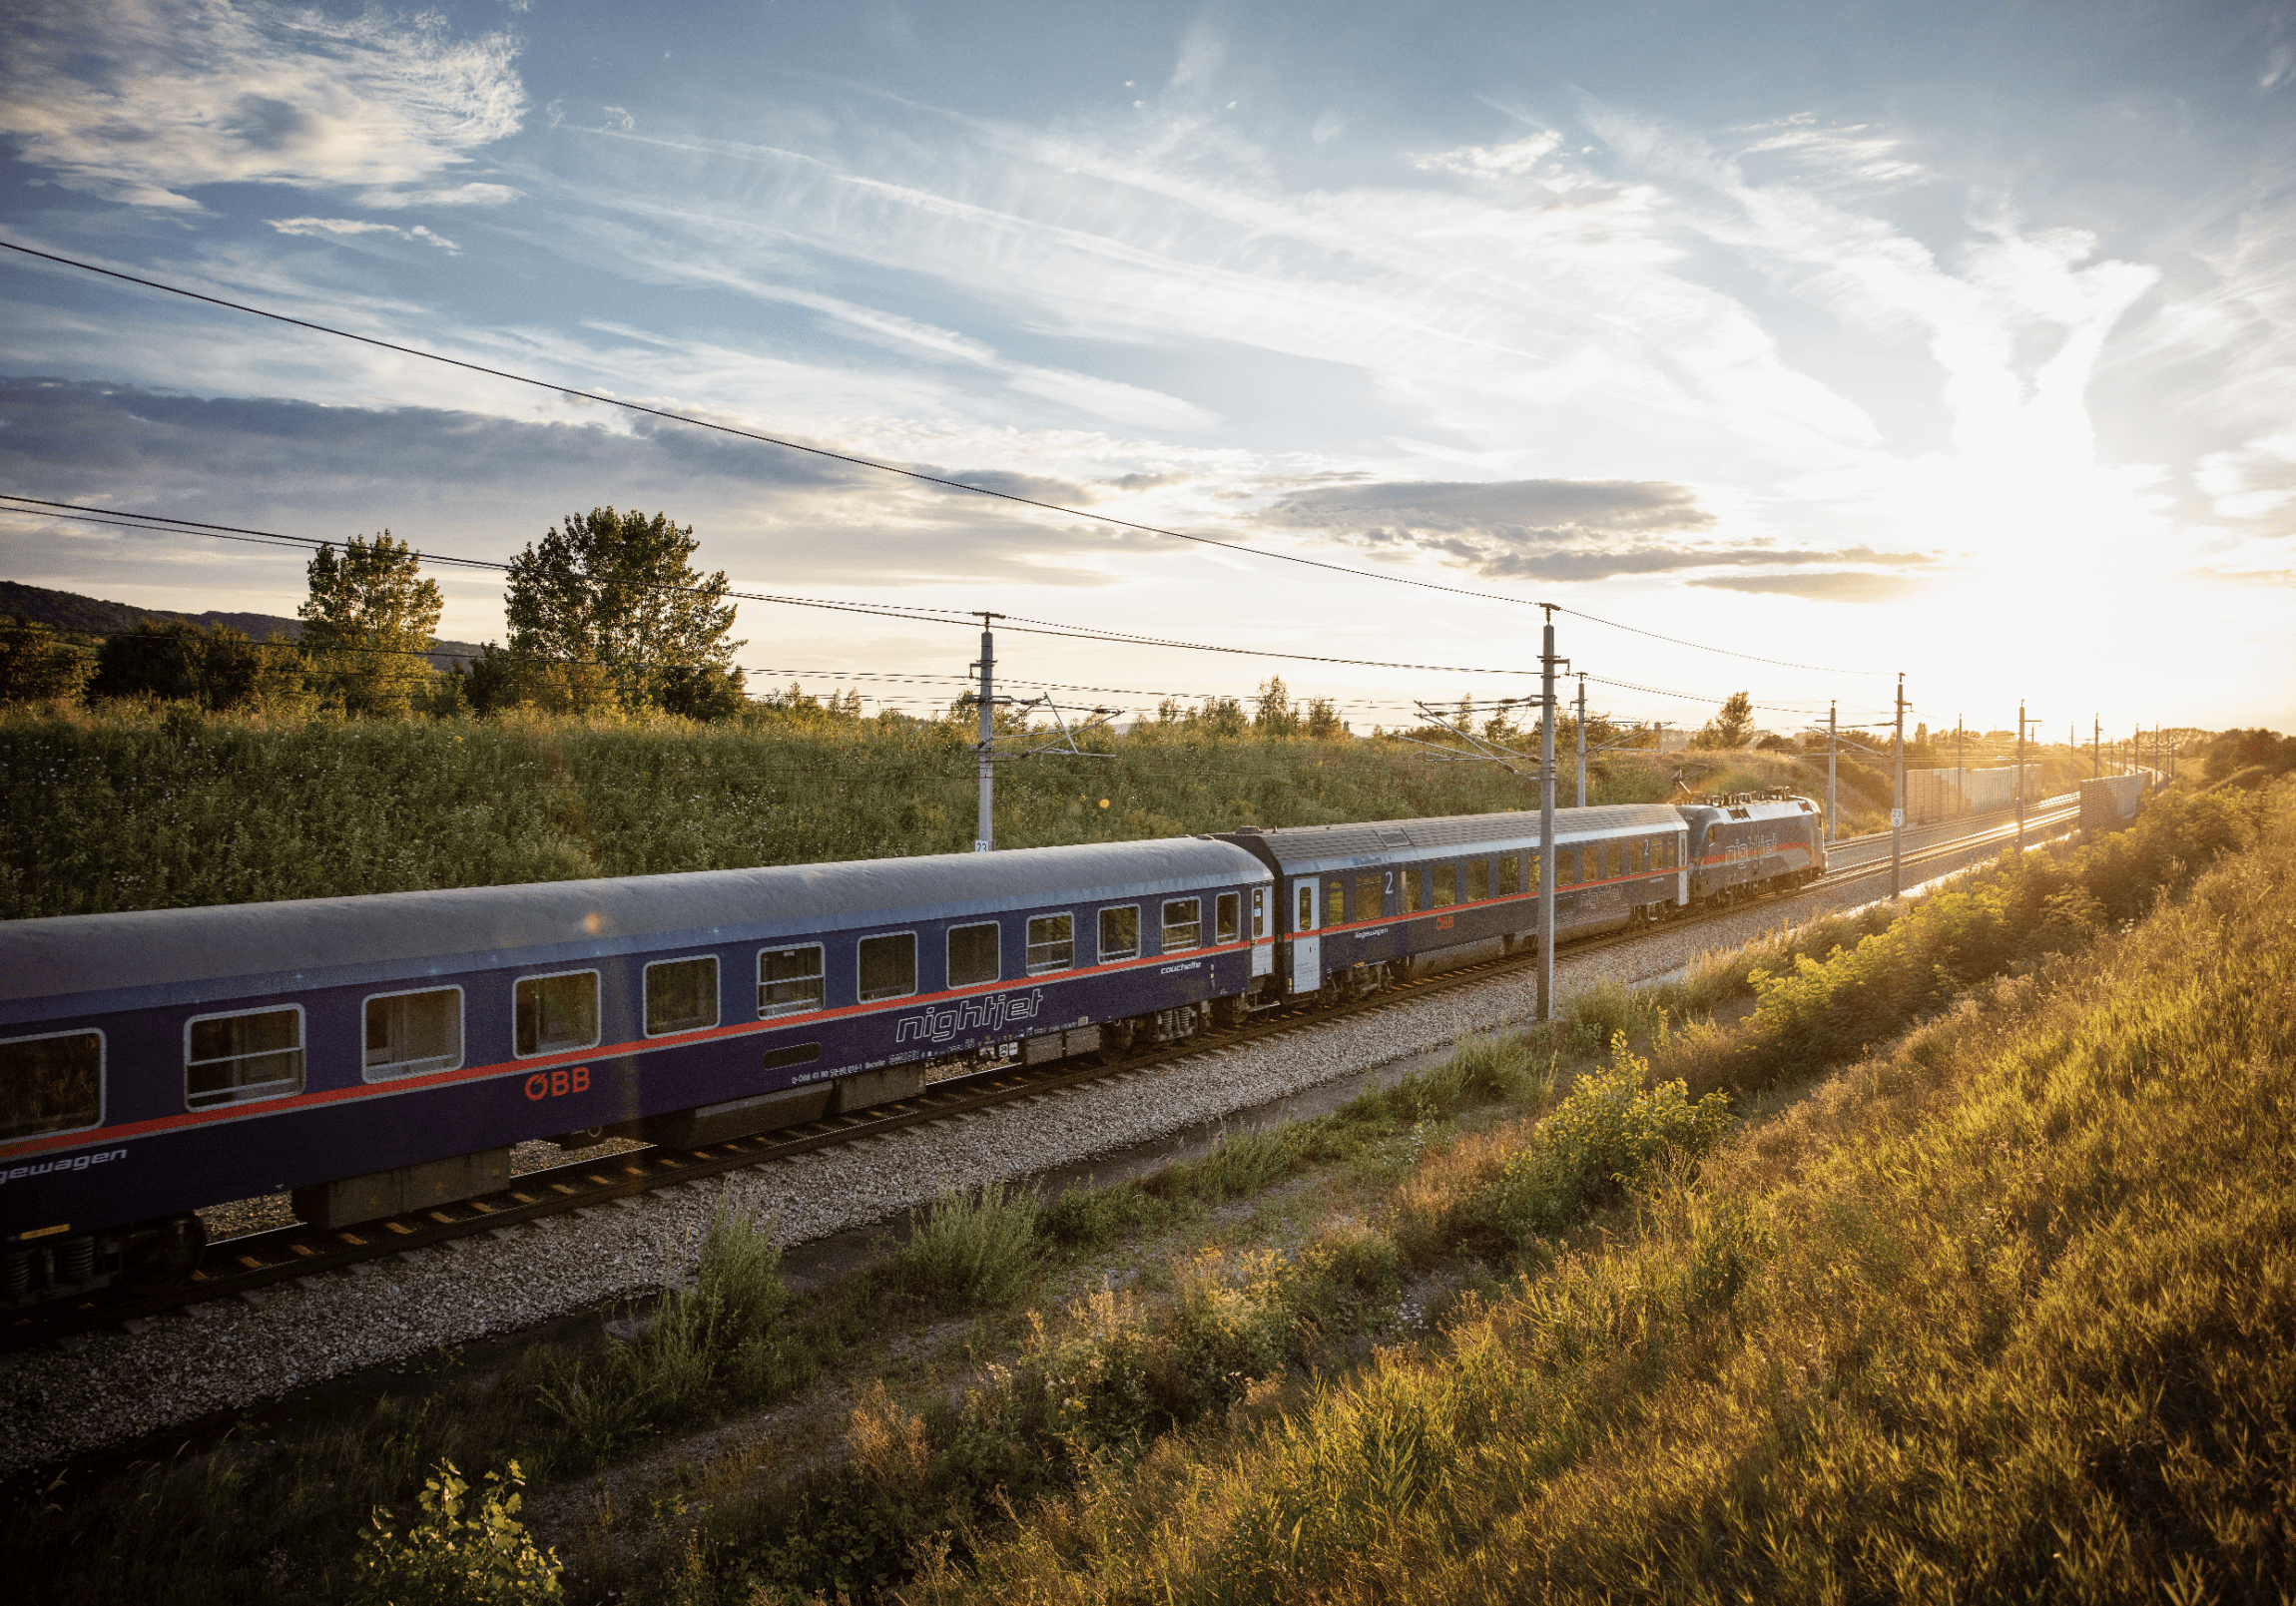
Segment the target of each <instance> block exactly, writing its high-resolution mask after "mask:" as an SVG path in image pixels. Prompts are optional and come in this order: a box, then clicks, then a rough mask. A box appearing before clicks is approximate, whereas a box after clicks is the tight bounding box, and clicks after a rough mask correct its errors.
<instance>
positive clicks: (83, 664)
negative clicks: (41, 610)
mask: <svg viewBox="0 0 2296 1606" xmlns="http://www.w3.org/2000/svg"><path fill="white" fill-rule="evenodd" d="M95 670H96V659H95V655H94V654H93V653H90V652H89V651H88V650H87V649H86V648H84V647H81V646H79V645H77V644H75V643H73V642H68V641H65V640H63V639H62V638H61V637H59V636H58V635H57V634H56V633H55V632H54V631H53V630H51V629H49V628H48V627H47V626H46V625H40V624H32V623H29V622H27V621H24V620H19V619H9V620H6V621H5V622H0V703H43V702H48V701H50V700H52V699H55V698H69V699H76V698H78V697H79V695H80V690H81V688H82V687H84V686H86V685H87V684H88V677H89V676H90V675H92V674H94V673H95Z"/></svg>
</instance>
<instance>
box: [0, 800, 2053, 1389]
mask: <svg viewBox="0 0 2296 1606" xmlns="http://www.w3.org/2000/svg"><path fill="white" fill-rule="evenodd" d="M2077 813H2078V810H2077V809H2071V810H2066V811H2065V812H2064V813H2063V814H2052V815H2046V816H2041V817H2039V818H2029V819H2028V820H2027V821H2026V828H2027V829H2028V830H2038V831H2045V830H2047V829H2049V828H2051V827H2053V826H2055V825H2058V824H2061V823H2063V822H2064V821H2065V820H2067V819H2071V818H2074V817H2076V816H2077ZM2014 833H2015V827H2014V826H2013V825H2010V826H2008V827H1992V828H1989V829H1987V830H1985V831H1981V832H1977V833H1974V834H1973V835H1970V836H1967V837H1960V838H1956V839H1955V840H1953V841H1951V842H1948V843H1943V844H1938V845H1934V846H1931V847H1927V848H1924V849H1922V850H1921V851H1920V852H1918V853H1914V854H1909V855H1908V859H1907V862H1908V863H1911V864H1920V863H1925V862H1928V861H1931V860H1935V859H1941V858H1946V857H1951V856H1954V855H1955V854H1957V853H1966V852H1967V851H1969V850H1970V849H1971V848H1972V847H1982V846H1984V845H1986V844H1987V843H1988V842H1989V841H1991V840H1994V839H1996V838H1999V837H2003V836H2008V835H2013V834H2014ZM1837 845H1839V844H1837ZM1888 868H1889V866H1888V864H1887V862H1880V863H1876V864H1872V865H1861V866H1857V867H1854V868H1850V869H1846V870H1841V871H1836V872H1833V873H1830V874H1828V875H1825V876H1823V877H1821V878H1819V879H1818V880H1816V881H1812V882H1806V883H1804V884H1803V885H1801V886H1799V887H1787V888H1782V889H1780V890H1779V892H1777V893H1773V894H1769V895H1772V896H1776V895H1785V896H1791V895H1794V894H1796V893H1801V892H1810V891H1816V890H1820V889H1823V888H1827V887H1833V886H1840V885H1843V884H1846V883H1848V882H1850V881H1854V880H1857V879H1860V878H1862V877H1865V876H1870V875H1879V874H1882V873H1885V872H1886V871H1887V870H1888ZM1750 906H1752V903H1751V900H1735V901H1730V902H1725V903H1715V904H1709V905H1707V906H1706V907H1704V908H1703V909H1701V910H1700V911H1699V912H1698V913H1696V914H1694V915H1692V916H1691V917H1690V918H1689V919H1687V920H1684V919H1673V920H1668V921H1664V922H1662V923H1657V924H1645V923H1635V924H1631V925H1629V926H1627V927H1626V928H1625V929H1624V930H1621V931H1614V932H1605V933H1602V934H1600V935H1597V936H1590V937H1584V938H1580V939H1578V940H1576V941H1572V942H1568V943H1563V944H1560V945H1558V947H1557V949H1556V952H1557V955H1558V956H1560V955H1563V954H1568V955H1570V956H1572V957H1579V956H1583V955H1585V954H1589V953H1596V952H1600V951H1602V950H1604V949H1607V948H1613V947H1622V946H1625V945H1628V944H1630V943H1634V942H1639V941H1642V940H1644V939H1645V938H1648V937H1652V936H1656V935H1658V934H1660V933H1662V932H1669V931H1680V930H1683V929H1685V928H1686V927H1687V926H1691V925H1696V924H1702V923H1704V922H1706V921H1708V920H1715V919H1721V918H1723V917H1725V916H1728V915H1734V914H1738V913H1741V912H1743V911H1744V910H1745V909H1747V908H1748V907H1750ZM1536 957H1537V954H1536V947H1535V944H1527V945H1525V946H1524V947H1522V948H1519V949H1517V950H1515V951H1514V952H1512V953H1504V954H1497V955H1493V956H1491V957H1489V958H1487V959H1482V960H1478V961H1475V962H1473V963H1470V964H1463V965H1456V966H1453V967H1450V968H1448V969H1445V970H1442V971H1438V972H1436V973H1435V974H1433V975H1428V976H1419V977H1414V978H1412V979H1411V980H1409V981H1403V982H1398V983H1395V984H1393V985H1390V986H1386V987H1383V988H1381V989H1379V990H1378V991H1376V992H1372V993H1368V994H1366V995H1364V996H1362V997H1359V998H1352V999H1343V1000H1341V1001H1338V1002H1335V1003H1327V1004H1307V1005H1294V1006H1291V1007H1286V1008H1279V1009H1276V1010H1272V1011H1269V1012H1268V1017H1267V1018H1263V1019H1259V1020H1252V1021H1247V1022H1245V1023H1244V1024H1243V1025H1240V1026H1232V1027H1215V1028H1212V1029H1210V1030H1207V1031H1203V1032H1198V1033H1197V1034H1195V1035H1194V1036H1191V1037H1188V1038H1185V1039H1182V1040H1181V1041H1179V1042H1176V1043H1169V1044H1164V1045H1160V1046H1158V1047H1156V1048H1153V1049H1149V1050H1146V1051H1144V1052H1142V1053H1139V1054H1136V1055H1132V1056H1129V1057H1126V1058H1124V1059H1121V1060H1117V1061H1114V1062H1111V1063H1107V1064H1100V1063H1088V1064H1078V1063H1077V1059H1078V1058H1080V1057H1086V1056H1078V1057H1071V1058H1069V1059H1065V1060H1057V1061H1053V1062H1051V1063H1050V1064H1047V1065H1044V1066H1038V1067H1020V1066H1012V1065H1001V1066H992V1067H989V1068H987V1069H984V1070H980V1071H974V1072H969V1073H966V1074H964V1075H961V1076H954V1077H949V1078H947V1079H945V1080H943V1081H939V1082H935V1083H931V1084H929V1085H928V1086H927V1087H926V1088H925V1090H924V1092H923V1093H921V1094H919V1095H918V1096H916V1097H915V1098H911V1099H903V1100H899V1101H896V1102H894V1103H892V1104H886V1105H879V1106H877V1107H875V1108H873V1109H869V1110H863V1111H857V1112H855V1113H853V1114H851V1115H841V1116H832V1117H827V1118H825V1119H823V1120H820V1121H814V1122H809V1123H807V1124H805V1125H802V1126H797V1127H786V1128H780V1129H777V1130H775V1131H772V1132H764V1133H759V1134H756V1135H755V1136H752V1137H747V1138H737V1139H733V1140H731V1141H729V1142H726V1143H716V1144H709V1145H706V1146H704V1147H702V1148H700V1149H691V1150H688V1149H668V1148H664V1147H661V1146H653V1147H648V1148H644V1149H632V1150H627V1151H625V1152H623V1153H620V1154H613V1155H606V1156H603V1157H598V1158H593V1159H589V1160H578V1161H569V1162H566V1163H564V1164H561V1165H555V1166H546V1167H543V1168H541V1169H539V1170H535V1171H528V1172H522V1173H520V1174H519V1175H517V1176H515V1177H513V1178H511V1180H510V1183H509V1185H508V1186H507V1187H504V1188H501V1189H497V1190H496V1191H494V1192H493V1193H489V1194H483V1195H480V1196H478V1197H476V1198H472V1199H465V1200H458V1201H455V1202H453V1203H451V1204H444V1205H438V1206H435V1207H433V1208H431V1209H427V1210H419V1211H411V1212H408V1213H406V1214H404V1215H400V1216H393V1217H387V1218H384V1219H383V1220H380V1221H373V1222H362V1223H360V1224H359V1225H357V1226H355V1227H348V1228H318V1227H310V1226H307V1225H303V1224H300V1223H298V1224H295V1225H293V1226H287V1227H278V1228H271V1229H265V1230H259V1231H257V1232H253V1233H245V1234H241V1235H239V1236H238V1237H234V1238H227V1239H219V1240H217V1241H216V1242H214V1243H212V1244H210V1245H209V1246H208V1250H207V1255H206V1264H205V1265H203V1266H202V1267H201V1268H200V1269H199V1270H198V1271H197V1272H195V1273H194V1274H193V1275H192V1277H191V1278H190V1279H189V1280H188V1281H187V1282H185V1283H183V1284H181V1285H179V1286H177V1287H175V1288H170V1289H165V1290H159V1291H153V1292H137V1291H133V1290H130V1291H127V1292H116V1291H117V1290H118V1285H114V1286H113V1287H111V1288H106V1289H102V1290H99V1291H97V1292H95V1293H93V1294H90V1295H87V1296H83V1297H81V1298H77V1299H66V1300H58V1301H55V1302H53V1303H52V1304H49V1305H44V1306H30V1307H24V1308H21V1309H19V1310H16V1311H13V1312H10V1313H8V1315H7V1317H6V1319H5V1320H4V1322H0V1352H5V1351H9V1350H17V1349H23V1348H26V1347H29V1346H31V1345H33V1344H36V1343H41V1342H50V1341H57V1340H69V1339H71V1338H74V1337H76V1336H79V1335H84V1334H87V1333H90V1332H94V1331H97V1330H100V1329H104V1328H112V1327H125V1328H127V1329H128V1330H129V1331H131V1332H134V1331H137V1330H138V1329H139V1328H140V1327H141V1325H142V1324H144V1323H146V1322H149V1321H151V1320H152V1319H154V1318H156V1317H159V1316H162V1315H165V1314H166V1313H168V1312H170V1311H176V1310H182V1309H185V1308H186V1307H191V1306H198V1305H206V1304H210V1303H215V1302H221V1301H225V1300H231V1299H245V1300H246V1301H247V1302H248V1303H250V1304H256V1305H260V1304H261V1303H262V1296H263V1294H264V1292H265V1291H266V1290H268V1289H273V1288H276V1287H277V1286H279V1285H280V1284H283V1283H290V1282H295V1281H298V1280H300V1279H303V1278H308V1277H316V1276H319V1275H321V1274H324V1273H328V1272H334V1271H342V1270H347V1269H348V1268H350V1267H354V1266H358V1265H361V1264H364V1263H367V1262H372V1261H377V1260H382V1259H386V1258H388V1257H390V1256H394V1255H404V1254H407V1253H409V1252H411V1251H415V1250H423V1249H430V1248H433V1247H436V1246H439V1245H443V1244H449V1243H452V1242H454V1241H456V1240H458V1239H463V1238H470V1237H474V1236H476V1235H478V1234H480V1233H494V1234H499V1233H505V1232H508V1231H510V1230H511V1229H513V1228H516V1227H518V1226H521V1225H523V1224H525V1223H528V1222H536V1221H542V1220H545V1219H548V1218H550V1217H554V1216H561V1215H568V1214H578V1213H581V1212H584V1211H591V1210H597V1209H601V1208H603V1207H604V1206H606V1205H609V1204H611V1203H613V1202H614V1201H616V1200H622V1199H632V1198H635V1197H636V1196H638V1195H640V1194H646V1193H651V1192H654V1191H656V1190H660V1189H668V1188H675V1187H680V1186H683V1185H686V1184H690V1183H695V1182H700V1181H702V1180H704V1179H706V1178H710V1177H716V1176H721V1175H723V1174H725V1173H727V1172H731V1171H740V1170H748V1169H750V1168H753V1167H758V1166H764V1165H769V1164H772V1163H773V1162H775V1161H777V1160H785V1159H790V1158H794V1157H795V1156H798V1155H801V1154H808V1153H811V1152H813V1151H815V1150H818V1149H828V1148H837V1147H842V1146H844V1145H846V1144H850V1143H855V1142H858V1141H860V1140H861V1139H863V1138H869V1137H875V1136H878V1135H880V1134H883V1133H888V1132H897V1131H899V1130H901V1129H902V1128H904V1127H911V1126H922V1125H928V1124H931V1123H933V1122H938V1121H946V1120H950V1119H952V1118H954V1117H957V1116H962V1115H970V1114H974V1113H976V1112H979V1111H983V1110H990V1109H995V1108H997V1107H999V1106H1001V1105H1005V1104H1012V1103H1016V1102H1019V1101H1022V1100H1028V1099H1036V1098H1044V1097H1049V1096H1051V1095H1053V1094H1056V1093H1063V1092H1066V1091H1068V1090H1069V1089H1072V1088H1078V1087H1085V1086H1089V1085H1091V1084H1093V1083H1097V1082H1121V1081H1129V1080H1131V1079H1133V1078H1135V1077H1137V1076H1139V1075H1140V1074H1142V1073H1143V1072H1146V1071H1149V1070H1153V1069H1155V1068H1156V1067H1158V1066H1160V1065H1165V1064H1169V1063H1171V1062H1173V1061H1175V1060H1180V1059H1185V1058H1188V1057H1191V1056H1194V1055H1200V1054H1207V1053H1212V1052H1217V1051H1220V1050H1224V1049H1229V1048H1235V1047H1240V1046H1242V1045H1245V1044H1249V1043H1258V1042H1264V1041H1267V1040H1270V1039H1273V1038H1278V1037H1283V1036H1287V1035H1291V1034H1295V1033H1306V1032H1311V1031H1314V1030H1317V1029H1319V1028H1321V1027H1323V1026H1326V1025H1329V1024H1331V1023H1333V1022H1336V1021H1340V1020H1345V1019H1349V1018H1352V1017H1354V1016H1357V1015H1363V1014H1369V1013H1372V1012H1375V1011H1378V1010H1383V1009H1392V1008H1398V1007H1401V1006H1403V1005H1406V1004H1411V1003H1415V1002H1417V1001H1419V1000H1421V999H1424V998H1431V997H1434V996H1436V995H1438V994H1440V993H1444V992H1448V991H1451V990H1452V989H1454V988H1458V987H1464V986H1469V985H1472V984H1474V983H1477V982H1482V981H1488V980H1491V979H1493V978H1494V977H1496V976H1498V975H1502V974H1505V973H1507V972H1509V971H1513V970H1517V969H1522V968H1526V967H1528V966H1529V965H1531V964H1532V963H1534V962H1535V960H1536Z"/></svg>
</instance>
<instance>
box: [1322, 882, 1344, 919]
mask: <svg viewBox="0 0 2296 1606" xmlns="http://www.w3.org/2000/svg"><path fill="white" fill-rule="evenodd" d="M1347 923H1348V883H1347V882H1345V881H1343V880H1341V879H1340V878H1339V877H1338V876H1336V875H1335V876H1334V877H1332V882H1331V884H1330V885H1329V886H1327V887H1325V888H1324V928H1325V929H1326V930H1330V929H1331V928H1332V927H1333V926H1336V925H1346V924H1347Z"/></svg>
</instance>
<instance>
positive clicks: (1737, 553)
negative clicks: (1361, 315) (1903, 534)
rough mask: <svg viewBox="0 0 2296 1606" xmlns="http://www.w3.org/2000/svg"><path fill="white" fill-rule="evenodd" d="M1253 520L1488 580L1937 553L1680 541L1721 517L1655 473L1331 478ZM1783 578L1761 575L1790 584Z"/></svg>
mask: <svg viewBox="0 0 2296 1606" xmlns="http://www.w3.org/2000/svg"><path fill="white" fill-rule="evenodd" d="M1256 522H1258V523H1260V524H1263V525H1268V526H1272V527H1275V528H1279V529H1288V530H1316V531H1319V532H1322V533H1325V534H1328V535H1331V536H1336V537H1338V538H1339V539H1340V540H1343V541H1346V542H1349V543H1350V544H1352V545H1356V546H1361V547H1365V548H1368V549H1371V550H1374V551H1382V552H1388V553H1396V552H1402V551H1419V552H1425V553H1428V554H1431V555H1434V556H1435V557H1438V558H1447V559H1449V560H1451V561H1453V562H1455V563H1458V564H1460V565H1462V566H1464V567H1466V568H1469V569H1472V570H1473V571H1474V572H1475V573H1477V574H1480V575H1484V576H1486V577H1488V578H1491V579H1524V580H1546V581H1557V582H1559V581H1588V580H1601V579H1606V578H1609V577H1611V576H1614V575H1663V574H1678V573H1684V572H1687V571H1692V570H1697V569H1714V568H1726V569H1748V568H1791V567H1796V566H1799V565H1803V564H1812V563H1863V564H1873V565H1877V566H1889V567H1895V568H1918V567H1924V566H1927V565H1931V564H1934V563H1936V562H1938V561H1939V560H1938V558H1937V556H1936V555H1935V554H1932V553H1924V552H1878V551H1876V550H1874V549H1873V548H1871V547H1863V546H1861V547H1851V548H1844V549H1839V550H1811V549H1808V548H1802V547H1791V546H1786V545H1782V544H1777V543H1748V542H1743V541H1742V542H1738V543H1734V544H1731V545H1718V544H1709V543H1700V542H1695V541H1690V542H1685V541H1683V540H1681V539H1680V537H1682V536H1685V535H1697V534H1700V533H1703V532H1705V531H1709V530H1712V529H1713V528H1714V527H1715V525H1716V523H1717V520H1716V518H1715V516H1714V515H1713V514H1712V513H1711V512H1709V511H1708V510H1707V509H1706V508H1705V507H1704V506H1702V505H1701V504H1700V503H1699V501H1698V498H1697V496H1696V494H1695V493H1694V492H1692V491H1691V490H1690V489H1689V488H1688V487H1687V486H1682V485H1672V484H1668V483H1665V482H1663V481H1634V480H1501V481H1488V482H1463V483H1462V482H1443V481H1433V480H1390V481H1377V482H1365V483H1343V484H1328V485H1321V486H1316V487H1313V488H1310V489H1305V490H1297V491H1293V492H1291V493H1289V494H1287V495H1286V496H1284V498H1283V499H1282V500H1280V501H1278V502H1276V503H1275V504H1274V505H1273V506H1271V507H1269V508H1267V509H1265V510H1263V511H1262V512H1261V513H1260V514H1258V515H1257V517H1256ZM1791 578H1792V577H1786V578H1785V579H1782V580H1781V581H1779V582H1777V583H1775V584H1772V583H1768V582H1765V584H1766V585H1768V586H1769V589H1786V590H1791V589H1792V586H1791V584H1790V583H1789V582H1790V580H1791ZM1824 578H1825V577H1823V576H1817V577H1813V580H1814V581H1818V580H1823V579H1824ZM1702 583H1703V582H1702ZM1797 594H1799V593H1797ZM1811 594H1813V595H1815V594H1816V591H1815V590H1813V591H1812V592H1811Z"/></svg>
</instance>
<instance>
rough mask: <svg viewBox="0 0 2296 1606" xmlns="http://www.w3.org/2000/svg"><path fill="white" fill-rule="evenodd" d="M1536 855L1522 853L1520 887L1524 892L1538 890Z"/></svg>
mask: <svg viewBox="0 0 2296 1606" xmlns="http://www.w3.org/2000/svg"><path fill="white" fill-rule="evenodd" d="M1538 869H1539V864H1538V855H1537V854H1536V853H1525V854H1523V855H1522V889H1523V890H1524V891H1525V892H1535V891H1537V890H1538Z"/></svg>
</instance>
